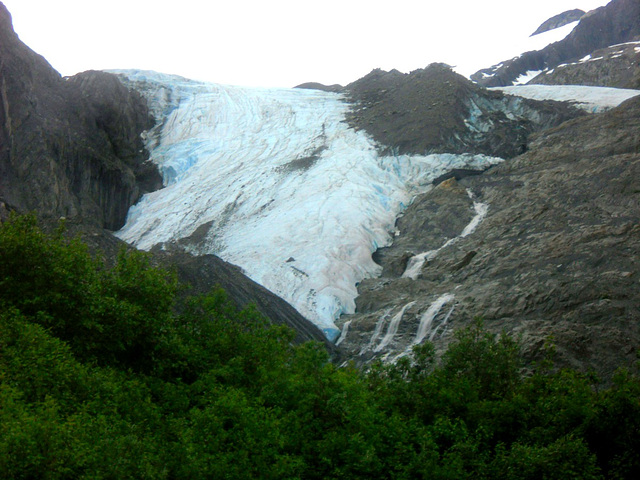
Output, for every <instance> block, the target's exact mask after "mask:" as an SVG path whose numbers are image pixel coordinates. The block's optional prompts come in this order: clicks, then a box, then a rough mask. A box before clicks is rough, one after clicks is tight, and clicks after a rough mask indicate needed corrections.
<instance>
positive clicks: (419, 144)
mask: <svg viewBox="0 0 640 480" xmlns="http://www.w3.org/2000/svg"><path fill="white" fill-rule="evenodd" d="M346 91H347V92H348V95H349V96H350V98H351V100H352V102H353V104H354V106H353V108H352V111H351V113H350V114H349V116H348V118H347V120H348V121H349V123H350V124H351V125H352V126H353V127H354V128H356V129H364V130H365V131H366V132H367V133H368V134H369V135H371V136H372V137H373V138H374V139H375V140H376V141H377V142H378V143H379V144H380V145H383V146H384V147H383V148H385V149H386V150H387V151H389V152H392V153H400V154H404V153H411V154H429V153H482V154H486V155H493V156H498V157H502V158H510V157H513V156H515V155H518V154H520V153H522V152H524V151H525V150H526V149H527V138H528V136H529V135H530V134H531V133H532V132H534V131H537V130H540V129H544V128H549V127H551V126H554V125H558V124H559V123H561V122H562V121H564V120H566V119H568V118H572V117H574V116H576V115H581V113H580V112H577V111H576V110H574V109H573V108H571V107H568V106H567V105H565V104H561V103H557V102H536V101H530V100H525V99H522V98H518V97H513V96H505V95H502V94H501V93H500V92H497V91H488V90H486V89H484V88H480V87H478V86H477V85H475V84H473V83H472V82H470V81H469V80H467V79H465V78H464V77H462V76H461V75H458V74H456V73H454V72H453V71H452V70H451V69H450V68H449V67H448V66H446V65H444V64H432V65H429V66H428V67H427V68H425V69H423V70H416V71H414V72H411V73H410V74H403V73H400V72H398V71H397V70H392V71H391V72H385V71H382V70H374V71H372V72H371V73H369V74H368V75H367V76H365V77H363V78H361V79H360V80H357V81H356V82H353V83H351V84H349V85H348V86H347V87H346Z"/></svg>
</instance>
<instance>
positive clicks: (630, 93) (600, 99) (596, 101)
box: [490, 85, 640, 113]
mask: <svg viewBox="0 0 640 480" xmlns="http://www.w3.org/2000/svg"><path fill="white" fill-rule="evenodd" d="M490 90H500V91H502V92H504V93H505V94H507V95H515V96H518V97H524V98H530V99H533V100H556V101H559V102H572V103H574V104H575V106H576V107H578V108H581V109H583V110H586V111H588V112H591V113H599V112H603V111H605V110H609V109H611V108H615V107H617V106H618V105H620V104H621V103H622V102H624V101H625V100H628V99H630V98H633V97H635V96H638V95H640V90H631V89H625V88H613V87H591V86H583V85H516V86H512V87H493V88H491V89H490Z"/></svg>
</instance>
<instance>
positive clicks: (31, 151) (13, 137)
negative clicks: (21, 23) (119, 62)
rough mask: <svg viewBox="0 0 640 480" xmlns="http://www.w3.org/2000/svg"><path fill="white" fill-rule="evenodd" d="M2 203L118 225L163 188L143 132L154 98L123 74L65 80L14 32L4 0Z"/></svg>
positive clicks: (0, 34) (0, 29)
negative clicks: (125, 80)
mask: <svg viewBox="0 0 640 480" xmlns="http://www.w3.org/2000/svg"><path fill="white" fill-rule="evenodd" d="M0 99H1V103H2V108H0V202H2V203H4V204H5V205H6V208H7V209H15V210H18V211H22V212H24V211H33V210H35V211H38V212H40V214H42V215H50V216H52V217H60V216H63V217H70V218H75V217H79V218H82V219H83V221H84V222H86V223H91V224H94V225H97V226H100V227H105V228H108V229H111V230H115V229H118V228H120V227H121V226H122V225H123V224H124V220H125V218H126V215H127V211H128V210H129V207H130V206H131V205H132V204H133V203H134V202H135V201H136V200H137V199H138V198H139V197H140V195H141V194H142V193H144V192H146V191H150V190H154V189H157V188H159V187H161V178H160V175H159V174H158V172H157V170H156V169H155V167H154V166H152V165H150V164H149V163H147V162H146V160H147V154H146V152H145V149H144V144H143V141H142V139H141V138H140V133H141V132H142V131H143V130H144V129H146V128H149V127H150V126H151V125H152V121H153V120H152V118H151V117H150V115H149V113H148V109H147V106H146V103H145V102H144V101H143V100H142V98H141V97H140V95H139V94H137V93H135V92H132V91H130V90H128V89H126V88H125V87H124V86H123V85H122V84H121V83H120V82H119V81H118V80H117V79H116V77H114V76H112V75H109V74H106V73H101V72H85V73H83V74H80V75H77V76H76V77H72V78H70V79H63V78H61V77H60V75H59V74H58V73H57V72H56V71H55V70H54V69H53V68H52V67H51V66H50V65H49V64H48V63H47V61H46V60H45V59H44V58H43V57H41V56H40V55H38V54H36V53H35V52H33V51H32V50H31V49H29V48H28V47H27V46H26V45H24V44H23V43H22V42H21V41H20V39H19V38H18V36H17V35H16V34H15V32H14V31H13V27H12V23H11V15H10V14H9V12H8V11H7V9H6V8H5V7H4V5H2V4H0Z"/></svg>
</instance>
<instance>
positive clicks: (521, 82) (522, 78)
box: [513, 70, 542, 85]
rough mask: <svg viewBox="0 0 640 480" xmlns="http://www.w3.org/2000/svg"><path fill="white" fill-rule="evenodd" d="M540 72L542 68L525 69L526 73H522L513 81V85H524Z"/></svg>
mask: <svg viewBox="0 0 640 480" xmlns="http://www.w3.org/2000/svg"><path fill="white" fill-rule="evenodd" d="M541 73H542V70H527V72H526V73H523V74H522V75H520V76H519V77H518V78H516V79H515V80H514V81H513V85H524V84H525V83H527V82H529V81H530V80H533V79H534V78H535V77H537V76H538V75H540V74H541Z"/></svg>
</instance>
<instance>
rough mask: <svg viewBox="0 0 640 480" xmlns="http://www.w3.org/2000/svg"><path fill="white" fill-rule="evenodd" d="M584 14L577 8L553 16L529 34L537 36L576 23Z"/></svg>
mask: <svg viewBox="0 0 640 480" xmlns="http://www.w3.org/2000/svg"><path fill="white" fill-rule="evenodd" d="M584 14H585V12H584V10H580V9H578V8H576V9H573V10H567V11H566V12H562V13H560V14H558V15H554V16H553V17H551V18H550V19H548V20H546V21H545V22H543V23H542V25H540V26H539V27H538V28H537V29H536V31H535V32H533V33H532V34H531V36H532V37H533V36H534V35H538V34H540V33H544V32H548V31H549V30H555V29H556V28H560V27H564V26H565V25H568V24H570V23H572V22H575V21H578V20H580V19H581V18H582V16H583V15H584Z"/></svg>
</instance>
